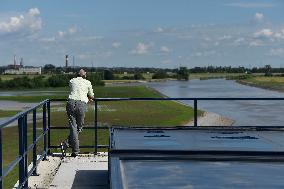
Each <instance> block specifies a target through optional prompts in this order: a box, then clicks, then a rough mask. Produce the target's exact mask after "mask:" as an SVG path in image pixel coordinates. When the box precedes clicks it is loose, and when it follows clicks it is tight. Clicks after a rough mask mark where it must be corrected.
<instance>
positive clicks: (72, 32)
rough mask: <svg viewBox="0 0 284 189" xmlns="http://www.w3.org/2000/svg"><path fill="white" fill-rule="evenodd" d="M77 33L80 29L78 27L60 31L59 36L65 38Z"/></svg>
mask: <svg viewBox="0 0 284 189" xmlns="http://www.w3.org/2000/svg"><path fill="white" fill-rule="evenodd" d="M77 31H78V29H77V28H76V27H71V28H68V29H67V30H66V31H61V30H59V31H58V36H59V37H64V36H67V35H73V34H75V33H77Z"/></svg>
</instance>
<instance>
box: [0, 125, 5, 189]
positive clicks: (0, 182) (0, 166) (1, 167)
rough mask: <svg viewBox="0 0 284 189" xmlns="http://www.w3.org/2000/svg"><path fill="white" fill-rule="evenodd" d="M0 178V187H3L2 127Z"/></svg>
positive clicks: (0, 130)
mask: <svg viewBox="0 0 284 189" xmlns="http://www.w3.org/2000/svg"><path fill="white" fill-rule="evenodd" d="M0 169H1V171H0V178H1V181H0V189H3V188H4V187H3V179H4V178H2V176H3V154H2V129H0Z"/></svg>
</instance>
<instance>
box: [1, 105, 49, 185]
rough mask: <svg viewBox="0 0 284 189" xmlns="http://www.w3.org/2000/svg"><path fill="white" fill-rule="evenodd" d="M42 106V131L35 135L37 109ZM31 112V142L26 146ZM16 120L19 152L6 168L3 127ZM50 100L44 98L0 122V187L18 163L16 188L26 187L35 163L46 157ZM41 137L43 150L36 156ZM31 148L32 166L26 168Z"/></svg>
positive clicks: (35, 171)
mask: <svg viewBox="0 0 284 189" xmlns="http://www.w3.org/2000/svg"><path fill="white" fill-rule="evenodd" d="M39 108H42V129H43V132H42V133H41V134H40V135H39V136H37V109H39ZM30 113H32V133H33V138H32V143H31V144H30V145H29V146H28V126H29V125H28V115H29V114H30ZM16 121H17V122H18V135H19V139H18V143H19V146H18V147H19V154H18V155H17V157H16V159H14V160H13V161H12V163H10V164H9V165H8V166H7V168H6V169H3V129H4V128H7V127H9V124H11V123H13V122H16ZM49 126H50V100H45V101H42V102H41V103H39V104H38V105H36V106H34V107H31V108H29V109H27V110H25V111H23V112H21V113H18V114H16V115H15V116H13V117H11V118H9V119H7V120H6V121H4V122H2V123H1V124H0V168H1V171H0V189H3V188H4V184H3V181H4V178H5V177H6V176H7V175H8V174H9V173H10V172H11V171H12V170H13V169H14V168H15V167H16V166H17V165H19V176H18V183H19V184H18V186H17V188H28V178H29V177H30V176H31V175H37V165H38V163H39V162H40V161H41V160H44V159H46V156H47V154H48V150H49V149H48V146H49V141H50V130H49ZM41 139H43V152H42V154H41V155H40V156H39V157H38V158H37V147H38V146H37V143H38V142H39V141H40V140H41ZM31 150H32V167H31V169H30V170H28V166H29V165H28V153H29V152H30V151H31Z"/></svg>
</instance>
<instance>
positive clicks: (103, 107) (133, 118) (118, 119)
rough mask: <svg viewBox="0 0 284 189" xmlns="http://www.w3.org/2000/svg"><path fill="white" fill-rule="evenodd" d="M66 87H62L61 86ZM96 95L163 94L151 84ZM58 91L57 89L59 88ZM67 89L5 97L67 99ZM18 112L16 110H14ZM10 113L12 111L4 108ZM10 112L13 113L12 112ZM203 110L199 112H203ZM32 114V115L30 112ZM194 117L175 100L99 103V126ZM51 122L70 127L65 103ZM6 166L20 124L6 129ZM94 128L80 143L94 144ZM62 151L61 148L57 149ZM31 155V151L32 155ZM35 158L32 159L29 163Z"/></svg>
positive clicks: (58, 134) (55, 140) (12, 178)
mask: <svg viewBox="0 0 284 189" xmlns="http://www.w3.org/2000/svg"><path fill="white" fill-rule="evenodd" d="M60 90H62V88H61V89H60ZM94 91H95V95H96V97H107V98H110V97H162V95H161V94H159V93H158V92H156V91H155V90H152V89H150V88H147V87H143V86H135V87H95V88H94ZM55 92H56V89H55ZM67 94H68V92H67V88H66V92H62V93H60V95H58V94H57V93H56V95H55V94H53V95H46V96H6V97H5V96H2V97H0V99H1V100H17V101H21V102H39V101H41V100H44V99H45V98H50V99H54V98H63V99H66V98H67ZM38 112H39V113H41V110H38ZM14 113H16V112H14ZM2 114H6V115H7V116H9V115H11V114H12V112H9V113H8V112H7V111H3V112H2ZM8 114H9V115H8ZM200 114H201V112H199V115H200ZM29 116H31V115H29ZM192 118H193V111H192V108H191V107H188V106H185V105H182V104H180V103H177V102H171V101H147V102H142V101H131V102H130V101H129V102H128V101H117V102H99V103H98V122H99V126H101V125H103V126H111V125H123V126H177V125H184V124H185V123H187V122H189V121H190V120H192ZM51 120H52V121H51V125H52V126H55V127H56V126H68V124H67V116H66V112H65V102H63V103H62V104H57V105H52V107H51ZM85 124H86V125H89V126H93V125H94V108H93V105H92V104H89V105H88V109H87V113H86V118H85ZM37 128H38V129H37V135H38V136H39V135H40V132H42V121H41V120H38V121H37ZM31 131H32V126H31V124H29V127H28V138H29V144H31V140H32V132H31ZM67 135H68V129H67V130H52V131H51V141H52V145H59V143H60V142H61V141H62V140H64V139H65V138H66V137H67ZM2 136H3V137H2V141H3V155H4V167H6V166H7V165H8V164H9V163H11V161H12V160H13V159H15V158H16V156H17V154H18V129H17V127H8V128H5V129H3V131H2ZM94 138H95V135H94V131H93V130H87V129H85V130H84V131H83V132H82V134H80V145H94V141H95V140H94ZM98 140H99V144H107V143H108V131H107V130H102V131H100V132H99V136H98ZM41 150H42V141H40V143H39V149H38V151H39V152H40V151H41ZM81 151H89V152H90V151H94V149H82V150H81ZM55 152H59V150H55ZM29 155H31V153H30V154H29ZM30 161H31V158H29V162H30ZM17 178H18V177H17V169H14V171H13V172H11V173H10V174H9V176H8V177H7V178H6V179H5V180H4V184H5V188H11V186H12V185H14V184H15V182H16V180H17Z"/></svg>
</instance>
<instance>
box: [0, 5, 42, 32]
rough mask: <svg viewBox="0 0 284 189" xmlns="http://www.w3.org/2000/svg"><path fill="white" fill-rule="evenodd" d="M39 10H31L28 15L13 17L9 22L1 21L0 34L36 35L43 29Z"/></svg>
mask: <svg viewBox="0 0 284 189" xmlns="http://www.w3.org/2000/svg"><path fill="white" fill-rule="evenodd" d="M39 15H40V11H39V10H38V8H31V9H30V10H29V11H28V12H27V13H25V14H21V15H19V16H11V17H10V18H9V20H6V21H2V22H1V21H0V34H12V33H25V34H26V33H34V32H36V31H38V30H40V29H41V28H42V21H41V18H40V16H39Z"/></svg>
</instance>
